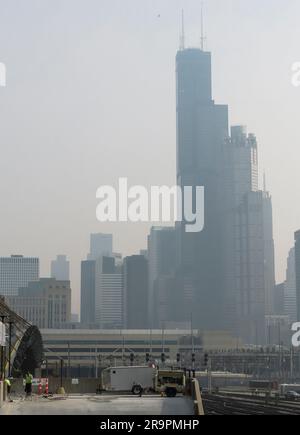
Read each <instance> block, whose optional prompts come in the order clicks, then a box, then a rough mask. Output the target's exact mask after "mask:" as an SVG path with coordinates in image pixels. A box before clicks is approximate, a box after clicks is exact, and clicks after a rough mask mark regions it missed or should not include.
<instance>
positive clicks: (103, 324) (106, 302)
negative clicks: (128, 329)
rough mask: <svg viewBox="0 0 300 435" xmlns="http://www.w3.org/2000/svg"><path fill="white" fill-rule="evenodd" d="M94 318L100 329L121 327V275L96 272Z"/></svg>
mask: <svg viewBox="0 0 300 435" xmlns="http://www.w3.org/2000/svg"><path fill="white" fill-rule="evenodd" d="M95 311H96V315H95V320H96V324H97V325H99V327H100V328H101V329H119V328H122V327H123V276H122V274H119V273H115V274H102V273H97V272H96V291H95Z"/></svg>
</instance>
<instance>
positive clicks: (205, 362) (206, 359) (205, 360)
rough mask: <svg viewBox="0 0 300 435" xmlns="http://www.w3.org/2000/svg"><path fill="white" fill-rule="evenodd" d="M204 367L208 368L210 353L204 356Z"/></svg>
mask: <svg viewBox="0 0 300 435" xmlns="http://www.w3.org/2000/svg"><path fill="white" fill-rule="evenodd" d="M204 366H205V367H207V366H208V353H206V354H205V355H204Z"/></svg>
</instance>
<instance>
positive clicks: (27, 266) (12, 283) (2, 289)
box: [0, 255, 40, 296]
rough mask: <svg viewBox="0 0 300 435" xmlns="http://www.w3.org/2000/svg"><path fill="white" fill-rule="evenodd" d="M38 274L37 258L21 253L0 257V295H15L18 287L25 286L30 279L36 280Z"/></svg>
mask: <svg viewBox="0 0 300 435" xmlns="http://www.w3.org/2000/svg"><path fill="white" fill-rule="evenodd" d="M39 274H40V266H39V259H38V258H27V257H23V256H22V255H12V256H11V257H7V258H6V257H2V258H0V295H3V296H16V295H17V294H18V289H19V288H21V287H26V286H27V285H28V283H29V282H31V281H37V280H38V279H39Z"/></svg>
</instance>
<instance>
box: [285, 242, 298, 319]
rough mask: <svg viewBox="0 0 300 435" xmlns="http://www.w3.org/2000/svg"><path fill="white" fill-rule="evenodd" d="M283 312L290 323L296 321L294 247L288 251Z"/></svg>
mask: <svg viewBox="0 0 300 435" xmlns="http://www.w3.org/2000/svg"><path fill="white" fill-rule="evenodd" d="M284 313H285V315H286V316H288V317H289V320H290V323H294V322H297V291H296V260H295V248H292V249H291V250H290V252H289V256H288V260H287V269H286V281H285V283H284Z"/></svg>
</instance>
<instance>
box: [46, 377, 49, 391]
mask: <svg viewBox="0 0 300 435" xmlns="http://www.w3.org/2000/svg"><path fill="white" fill-rule="evenodd" d="M45 394H47V395H48V394H49V381H48V379H46V387H45Z"/></svg>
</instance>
